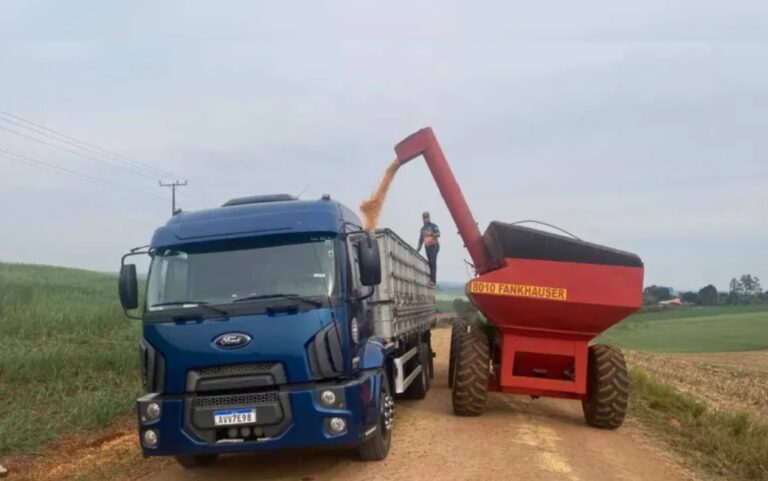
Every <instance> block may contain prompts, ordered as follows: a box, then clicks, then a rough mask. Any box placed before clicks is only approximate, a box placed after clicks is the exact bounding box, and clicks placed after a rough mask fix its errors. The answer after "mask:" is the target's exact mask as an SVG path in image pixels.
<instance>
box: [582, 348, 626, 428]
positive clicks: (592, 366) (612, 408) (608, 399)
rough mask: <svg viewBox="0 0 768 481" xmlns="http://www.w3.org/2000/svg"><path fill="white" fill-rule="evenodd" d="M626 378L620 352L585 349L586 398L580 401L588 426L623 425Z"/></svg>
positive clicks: (608, 349)
mask: <svg viewBox="0 0 768 481" xmlns="http://www.w3.org/2000/svg"><path fill="white" fill-rule="evenodd" d="M628 400H629V375H628V374H627V364H626V362H624V355H623V354H622V353H621V350H619V349H618V348H615V347H612V346H606V345H605V344H595V345H593V346H589V357H588V361H587V399H585V400H584V401H582V402H581V407H582V409H583V411H584V419H585V420H586V421H587V424H588V425H589V426H592V427H594V428H599V429H616V428H618V427H619V426H621V424H622V423H623V422H624V415H625V414H626V412H627V403H628Z"/></svg>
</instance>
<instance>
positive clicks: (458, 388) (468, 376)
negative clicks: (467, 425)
mask: <svg viewBox="0 0 768 481" xmlns="http://www.w3.org/2000/svg"><path fill="white" fill-rule="evenodd" d="M457 344H458V352H457V353H456V360H455V366H454V377H453V396H452V398H453V413H454V414H456V415H457V416H479V415H481V414H482V413H483V409H484V408H485V402H486V400H487V398H488V378H489V377H490V373H491V366H490V364H491V359H490V342H489V340H488V335H487V334H486V333H485V331H484V330H483V327H482V326H481V325H480V324H470V325H468V326H467V328H466V333H465V334H462V335H461V336H460V337H459V338H458V339H457Z"/></svg>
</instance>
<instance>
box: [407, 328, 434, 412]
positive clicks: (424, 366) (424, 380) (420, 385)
mask: <svg viewBox="0 0 768 481" xmlns="http://www.w3.org/2000/svg"><path fill="white" fill-rule="evenodd" d="M427 356H428V353H427V348H426V344H425V343H423V342H421V343H419V353H418V354H417V355H416V359H418V361H419V366H421V372H420V373H419V374H418V375H417V376H416V378H415V379H414V380H413V382H411V385H410V386H408V389H406V390H405V397H407V398H408V399H424V398H425V397H427V391H428V390H429V358H428V357H427Z"/></svg>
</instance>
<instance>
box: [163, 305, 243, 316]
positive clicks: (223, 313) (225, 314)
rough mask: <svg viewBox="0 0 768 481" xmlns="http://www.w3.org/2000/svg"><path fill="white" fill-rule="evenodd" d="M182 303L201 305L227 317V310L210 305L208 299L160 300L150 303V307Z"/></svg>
mask: <svg viewBox="0 0 768 481" xmlns="http://www.w3.org/2000/svg"><path fill="white" fill-rule="evenodd" d="M184 304H191V305H192V306H193V307H203V308H205V309H208V310H209V311H212V312H215V313H217V314H221V315H222V316H224V317H229V312H227V311H225V310H224V309H221V308H218V307H214V306H212V305H211V303H210V302H208V301H174V302H161V303H159V304H152V305H151V306H149V307H150V309H151V308H153V307H164V306H183V305H184Z"/></svg>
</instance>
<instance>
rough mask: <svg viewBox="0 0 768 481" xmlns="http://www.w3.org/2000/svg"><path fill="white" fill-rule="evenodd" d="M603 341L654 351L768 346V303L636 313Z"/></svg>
mask: <svg viewBox="0 0 768 481" xmlns="http://www.w3.org/2000/svg"><path fill="white" fill-rule="evenodd" d="M599 341H600V342H607V343H611V344H615V345H618V346H621V347H626V348H628V349H637V350H644V351H655V352H725V351H754V350H761V349H768V305H755V306H713V307H691V308H680V309H674V310H669V311H661V312H648V313H640V314H635V315H633V316H630V317H628V318H627V319H625V320H624V321H623V322H621V323H619V324H617V325H615V326H614V327H612V328H611V329H609V330H608V331H606V332H605V334H603V335H602V336H601V337H600V339H599Z"/></svg>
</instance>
